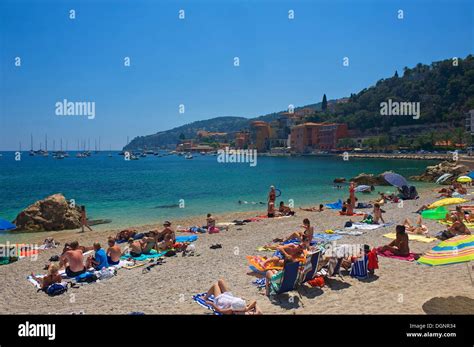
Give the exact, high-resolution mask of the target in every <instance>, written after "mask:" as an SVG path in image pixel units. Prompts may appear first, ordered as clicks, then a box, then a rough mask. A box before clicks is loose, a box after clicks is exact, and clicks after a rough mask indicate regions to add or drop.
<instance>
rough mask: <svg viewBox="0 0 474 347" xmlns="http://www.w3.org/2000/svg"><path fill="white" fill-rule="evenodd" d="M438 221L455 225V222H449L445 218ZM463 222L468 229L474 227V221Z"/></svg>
mask: <svg viewBox="0 0 474 347" xmlns="http://www.w3.org/2000/svg"><path fill="white" fill-rule="evenodd" d="M438 223H440V224H444V225H453V222H447V221H444V220H440V221H438ZM463 223H464V225H465V226H466V227H467V228H468V229H473V228H474V223H472V222H471V223H467V222H466V221H464V222H463Z"/></svg>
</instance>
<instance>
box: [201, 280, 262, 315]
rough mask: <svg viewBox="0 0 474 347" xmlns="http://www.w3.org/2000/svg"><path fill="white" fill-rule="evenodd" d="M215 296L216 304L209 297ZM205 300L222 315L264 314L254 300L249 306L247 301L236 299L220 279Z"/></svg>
mask: <svg viewBox="0 0 474 347" xmlns="http://www.w3.org/2000/svg"><path fill="white" fill-rule="evenodd" d="M211 295H214V302H212V301H210V300H209V297H210V296H211ZM204 300H206V302H207V303H208V304H209V305H211V306H212V307H214V309H215V310H216V311H217V312H219V313H222V314H245V315H254V314H262V311H261V310H260V308H259V307H258V306H257V302H256V301H255V300H254V301H252V302H251V303H250V304H249V305H247V304H246V302H245V300H243V299H241V298H239V297H236V296H234V295H233V294H232V292H230V290H229V289H228V287H227V284H226V283H225V282H224V280H222V279H220V280H218V281H217V283H214V284H213V285H212V286H211V288H210V289H209V290H208V292H207V294H206V295H205V296H204Z"/></svg>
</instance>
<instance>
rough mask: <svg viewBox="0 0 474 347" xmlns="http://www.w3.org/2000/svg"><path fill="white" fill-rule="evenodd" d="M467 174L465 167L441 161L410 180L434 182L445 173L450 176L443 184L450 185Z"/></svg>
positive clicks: (467, 169)
mask: <svg viewBox="0 0 474 347" xmlns="http://www.w3.org/2000/svg"><path fill="white" fill-rule="evenodd" d="M467 172H469V168H468V167H467V166H466V165H463V164H458V163H456V162H449V161H443V162H441V163H439V164H436V165H432V166H427V167H426V170H425V172H423V173H422V174H421V175H419V176H411V177H410V179H412V180H414V181H423V182H436V180H437V179H438V178H439V177H440V176H441V175H444V174H446V173H449V174H452V175H453V176H451V177H450V178H448V179H447V180H446V181H445V182H444V184H451V183H452V182H454V180H456V178H457V177H459V176H461V175H464V174H466V173H467Z"/></svg>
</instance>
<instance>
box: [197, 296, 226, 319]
mask: <svg viewBox="0 0 474 347" xmlns="http://www.w3.org/2000/svg"><path fill="white" fill-rule="evenodd" d="M206 294H207V293H200V294H196V295H194V296H193V300H194V301H195V302H196V303H197V304H198V305H199V306H202V307H204V308H207V309H208V310H211V311H212V312H213V313H214V314H215V315H218V316H220V315H222V313H220V312H217V311H216V309H215V308H214V307H213V306H211V305H209V304H208V303H207V302H206V300H205V299H204V297H205V296H206ZM208 300H209V301H212V302H214V300H215V298H214V295H210V296H209V298H208Z"/></svg>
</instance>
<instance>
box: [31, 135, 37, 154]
mask: <svg viewBox="0 0 474 347" xmlns="http://www.w3.org/2000/svg"><path fill="white" fill-rule="evenodd" d="M30 137H31V147H30V156H31V157H34V156H35V155H36V153H35V151H34V150H33V134H31V135H30Z"/></svg>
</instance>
